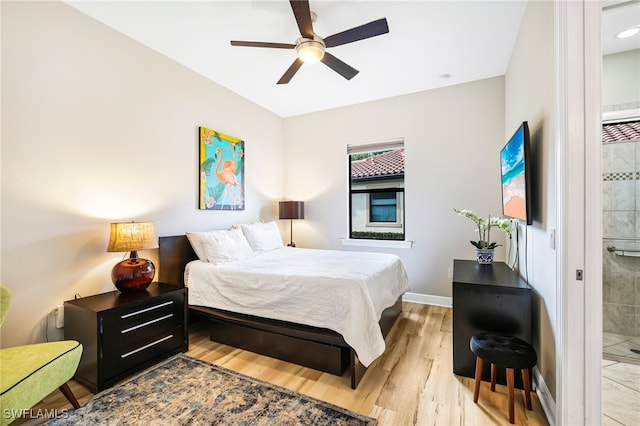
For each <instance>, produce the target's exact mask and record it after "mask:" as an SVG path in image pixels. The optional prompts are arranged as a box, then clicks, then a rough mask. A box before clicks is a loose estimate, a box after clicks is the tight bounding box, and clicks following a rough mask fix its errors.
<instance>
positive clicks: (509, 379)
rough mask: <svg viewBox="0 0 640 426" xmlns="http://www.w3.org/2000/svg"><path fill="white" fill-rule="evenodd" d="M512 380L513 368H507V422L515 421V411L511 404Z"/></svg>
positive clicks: (512, 397) (512, 396) (512, 395)
mask: <svg viewBox="0 0 640 426" xmlns="http://www.w3.org/2000/svg"><path fill="white" fill-rule="evenodd" d="M513 382H514V377H513V368H507V388H508V392H509V423H515V422H516V413H515V409H514V406H513V405H514V404H513V399H514V394H513Z"/></svg>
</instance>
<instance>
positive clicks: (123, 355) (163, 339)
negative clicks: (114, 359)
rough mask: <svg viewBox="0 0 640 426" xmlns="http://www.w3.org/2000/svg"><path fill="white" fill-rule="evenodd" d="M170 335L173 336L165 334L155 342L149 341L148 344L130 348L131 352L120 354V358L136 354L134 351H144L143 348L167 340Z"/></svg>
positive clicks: (171, 335)
mask: <svg viewBox="0 0 640 426" xmlns="http://www.w3.org/2000/svg"><path fill="white" fill-rule="evenodd" d="M172 337H173V334H170V335H168V336H165V337H163V338H162V339H159V340H156V341H155V342H151V343H149V344H148V345H144V346H142V347H139V348H138V349H134V350H132V351H131V352H127V353H126V354H122V355H120V358H126V357H128V356H130V355H133V354H136V353H138V352H140V351H144V350H145V349H148V348H150V347H151V346H154V345H157V344H158V343H162V342H164V341H165V340H169V339H171V338H172Z"/></svg>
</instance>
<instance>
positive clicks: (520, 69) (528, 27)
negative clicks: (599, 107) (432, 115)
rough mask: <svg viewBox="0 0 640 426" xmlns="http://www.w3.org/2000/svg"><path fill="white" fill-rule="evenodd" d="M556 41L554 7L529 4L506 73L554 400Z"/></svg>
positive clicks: (536, 322)
mask: <svg viewBox="0 0 640 426" xmlns="http://www.w3.org/2000/svg"><path fill="white" fill-rule="evenodd" d="M553 37H554V8H553V3H552V2H529V4H528V6H527V10H526V13H525V16H524V19H523V22H522V25H521V27H520V33H519V35H518V39H517V41H516V45H515V47H514V49H513V54H512V56H511V61H510V63H509V67H508V69H507V73H506V75H505V128H504V135H505V138H507V137H509V136H511V134H513V132H514V131H515V129H516V128H517V126H518V125H519V124H520V123H521V122H522V121H525V120H526V121H528V122H529V130H530V134H531V152H532V154H533V155H532V158H531V166H532V167H531V169H532V172H533V173H532V178H533V179H532V197H531V198H532V201H533V205H532V211H533V219H534V223H533V225H531V226H529V227H527V229H524V228H521V229H520V234H521V243H520V262H519V268H520V275H522V276H523V277H524V278H526V279H527V281H528V282H529V284H530V285H531V287H532V288H533V290H534V307H533V328H534V330H533V332H534V335H533V344H534V346H535V348H536V350H537V352H538V366H537V367H538V369H539V370H540V372H541V374H542V377H543V379H544V381H545V384H546V386H547V387H548V389H549V391H550V393H551V395H552V396H553V397H554V398H555V388H556V371H555V370H556V354H555V352H556V334H557V330H556V326H557V318H556V253H555V251H554V250H553V249H552V248H551V245H550V240H551V234H552V232H553V231H554V230H555V228H556V202H555V200H556V192H555V191H556V176H555V136H554V132H555V123H554V56H553V55H554V38H553ZM523 239H524V240H523Z"/></svg>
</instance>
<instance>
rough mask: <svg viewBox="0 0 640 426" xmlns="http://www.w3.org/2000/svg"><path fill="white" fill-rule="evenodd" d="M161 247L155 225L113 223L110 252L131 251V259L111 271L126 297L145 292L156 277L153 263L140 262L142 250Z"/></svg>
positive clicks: (112, 278) (117, 285) (143, 260)
mask: <svg viewBox="0 0 640 426" xmlns="http://www.w3.org/2000/svg"><path fill="white" fill-rule="evenodd" d="M156 247H158V240H157V239H156V234H155V232H154V230H153V222H126V223H112V224H111V235H110V236H109V246H108V247H107V251H108V252H112V251H130V252H131V255H130V256H129V259H126V260H123V261H122V262H119V263H117V264H116V265H115V266H114V267H113V269H112V270H111V280H112V281H113V284H114V285H115V286H116V288H117V289H118V290H120V291H121V292H123V293H131V292H136V291H144V290H146V289H147V287H149V284H151V282H152V281H153V277H154V276H155V274H156V267H155V265H154V264H153V262H151V261H150V260H147V259H140V258H138V252H137V251H138V250H145V249H152V248H156Z"/></svg>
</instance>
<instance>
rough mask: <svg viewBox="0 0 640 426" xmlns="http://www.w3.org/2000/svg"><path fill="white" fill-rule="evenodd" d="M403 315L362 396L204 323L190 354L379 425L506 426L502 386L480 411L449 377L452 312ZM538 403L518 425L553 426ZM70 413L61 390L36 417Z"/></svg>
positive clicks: (342, 381)
mask: <svg viewBox="0 0 640 426" xmlns="http://www.w3.org/2000/svg"><path fill="white" fill-rule="evenodd" d="M403 309H404V312H403V314H402V316H401V317H400V318H399V319H398V322H397V323H396V325H395V326H394V328H393V330H392V331H391V333H390V334H389V336H388V337H387V350H386V352H385V354H384V355H383V356H382V357H380V358H379V359H378V360H376V361H375V362H374V363H373V364H372V365H371V366H370V367H369V370H368V371H367V373H366V375H365V376H364V378H363V379H362V381H361V382H360V385H359V386H358V389H356V390H352V389H351V388H350V386H349V377H348V376H347V375H346V374H345V375H344V376H342V377H338V376H334V375H332V374H328V373H321V372H319V371H316V370H311V369H309V368H304V367H300V366H297V365H294V364H290V363H286V362H283V361H278V360H275V359H273V358H268V357H264V356H260V355H256V354H253V353H251V352H247V351H242V350H239V349H234V348H231V347H229V346H225V345H221V344H217V343H214V342H211V341H210V340H209V338H208V333H207V332H206V330H205V329H204V327H202V326H198V324H196V325H195V326H193V327H192V329H191V331H190V333H189V352H187V354H188V355H191V356H193V357H196V358H200V359H203V360H205V361H209V362H212V363H215V364H218V365H221V366H224V367H226V368H229V369H231V370H235V371H237V372H240V373H243V374H246V375H249V376H252V377H256V378H258V379H261V380H264V381H267V382H270V383H273V384H276V385H278V386H283V387H286V388H289V389H292V390H295V391H298V392H300V393H303V394H306V395H309V396H312V397H314V398H318V399H321V400H323V401H327V402H330V403H332V404H336V405H339V406H341V407H345V408H347V409H350V410H354V411H357V412H359V413H362V414H365V415H368V416H371V417H375V418H377V419H378V424H379V425H381V426H385V425H393V426H402V425H456V424H457V425H494V424H504V425H508V424H509V420H508V408H507V395H506V387H504V386H500V385H497V386H496V392H494V393H492V392H491V391H490V389H489V384H488V383H485V382H483V383H482V387H481V391H480V399H479V401H478V404H474V403H473V380H472V379H470V378H466V377H458V376H455V375H454V374H453V373H452V372H451V369H452V360H451V359H452V355H451V350H452V337H451V334H452V312H451V309H450V308H442V307H436V306H429V305H419V304H413V303H404V304H403ZM70 386H71V389H72V390H73V392H74V393H75V395H76V397H77V398H78V400H79V401H80V403H81V404H82V403H84V401H86V400H88V399H90V398H91V397H92V396H93V395H92V394H91V393H89V392H88V390H87V389H86V388H85V387H84V386H82V385H80V384H79V383H77V382H75V381H71V383H70ZM532 404H533V411H527V410H525V409H524V396H523V394H522V391H520V390H516V407H515V408H516V424H517V425H548V422H547V420H546V417H545V415H544V412H543V410H542V407H541V406H540V402H539V400H538V398H537V396H536V395H535V394H532ZM65 408H70V405H69V404H68V403H67V402H66V400H65V399H64V397H63V396H62V394H61V393H60V392H58V391H56V392H54V393H52V394H51V395H49V396H48V397H47V398H45V399H44V400H43V401H42V402H41V403H40V404H39V405H38V406H36V407H34V410H38V409H41V410H52V409H65Z"/></svg>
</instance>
